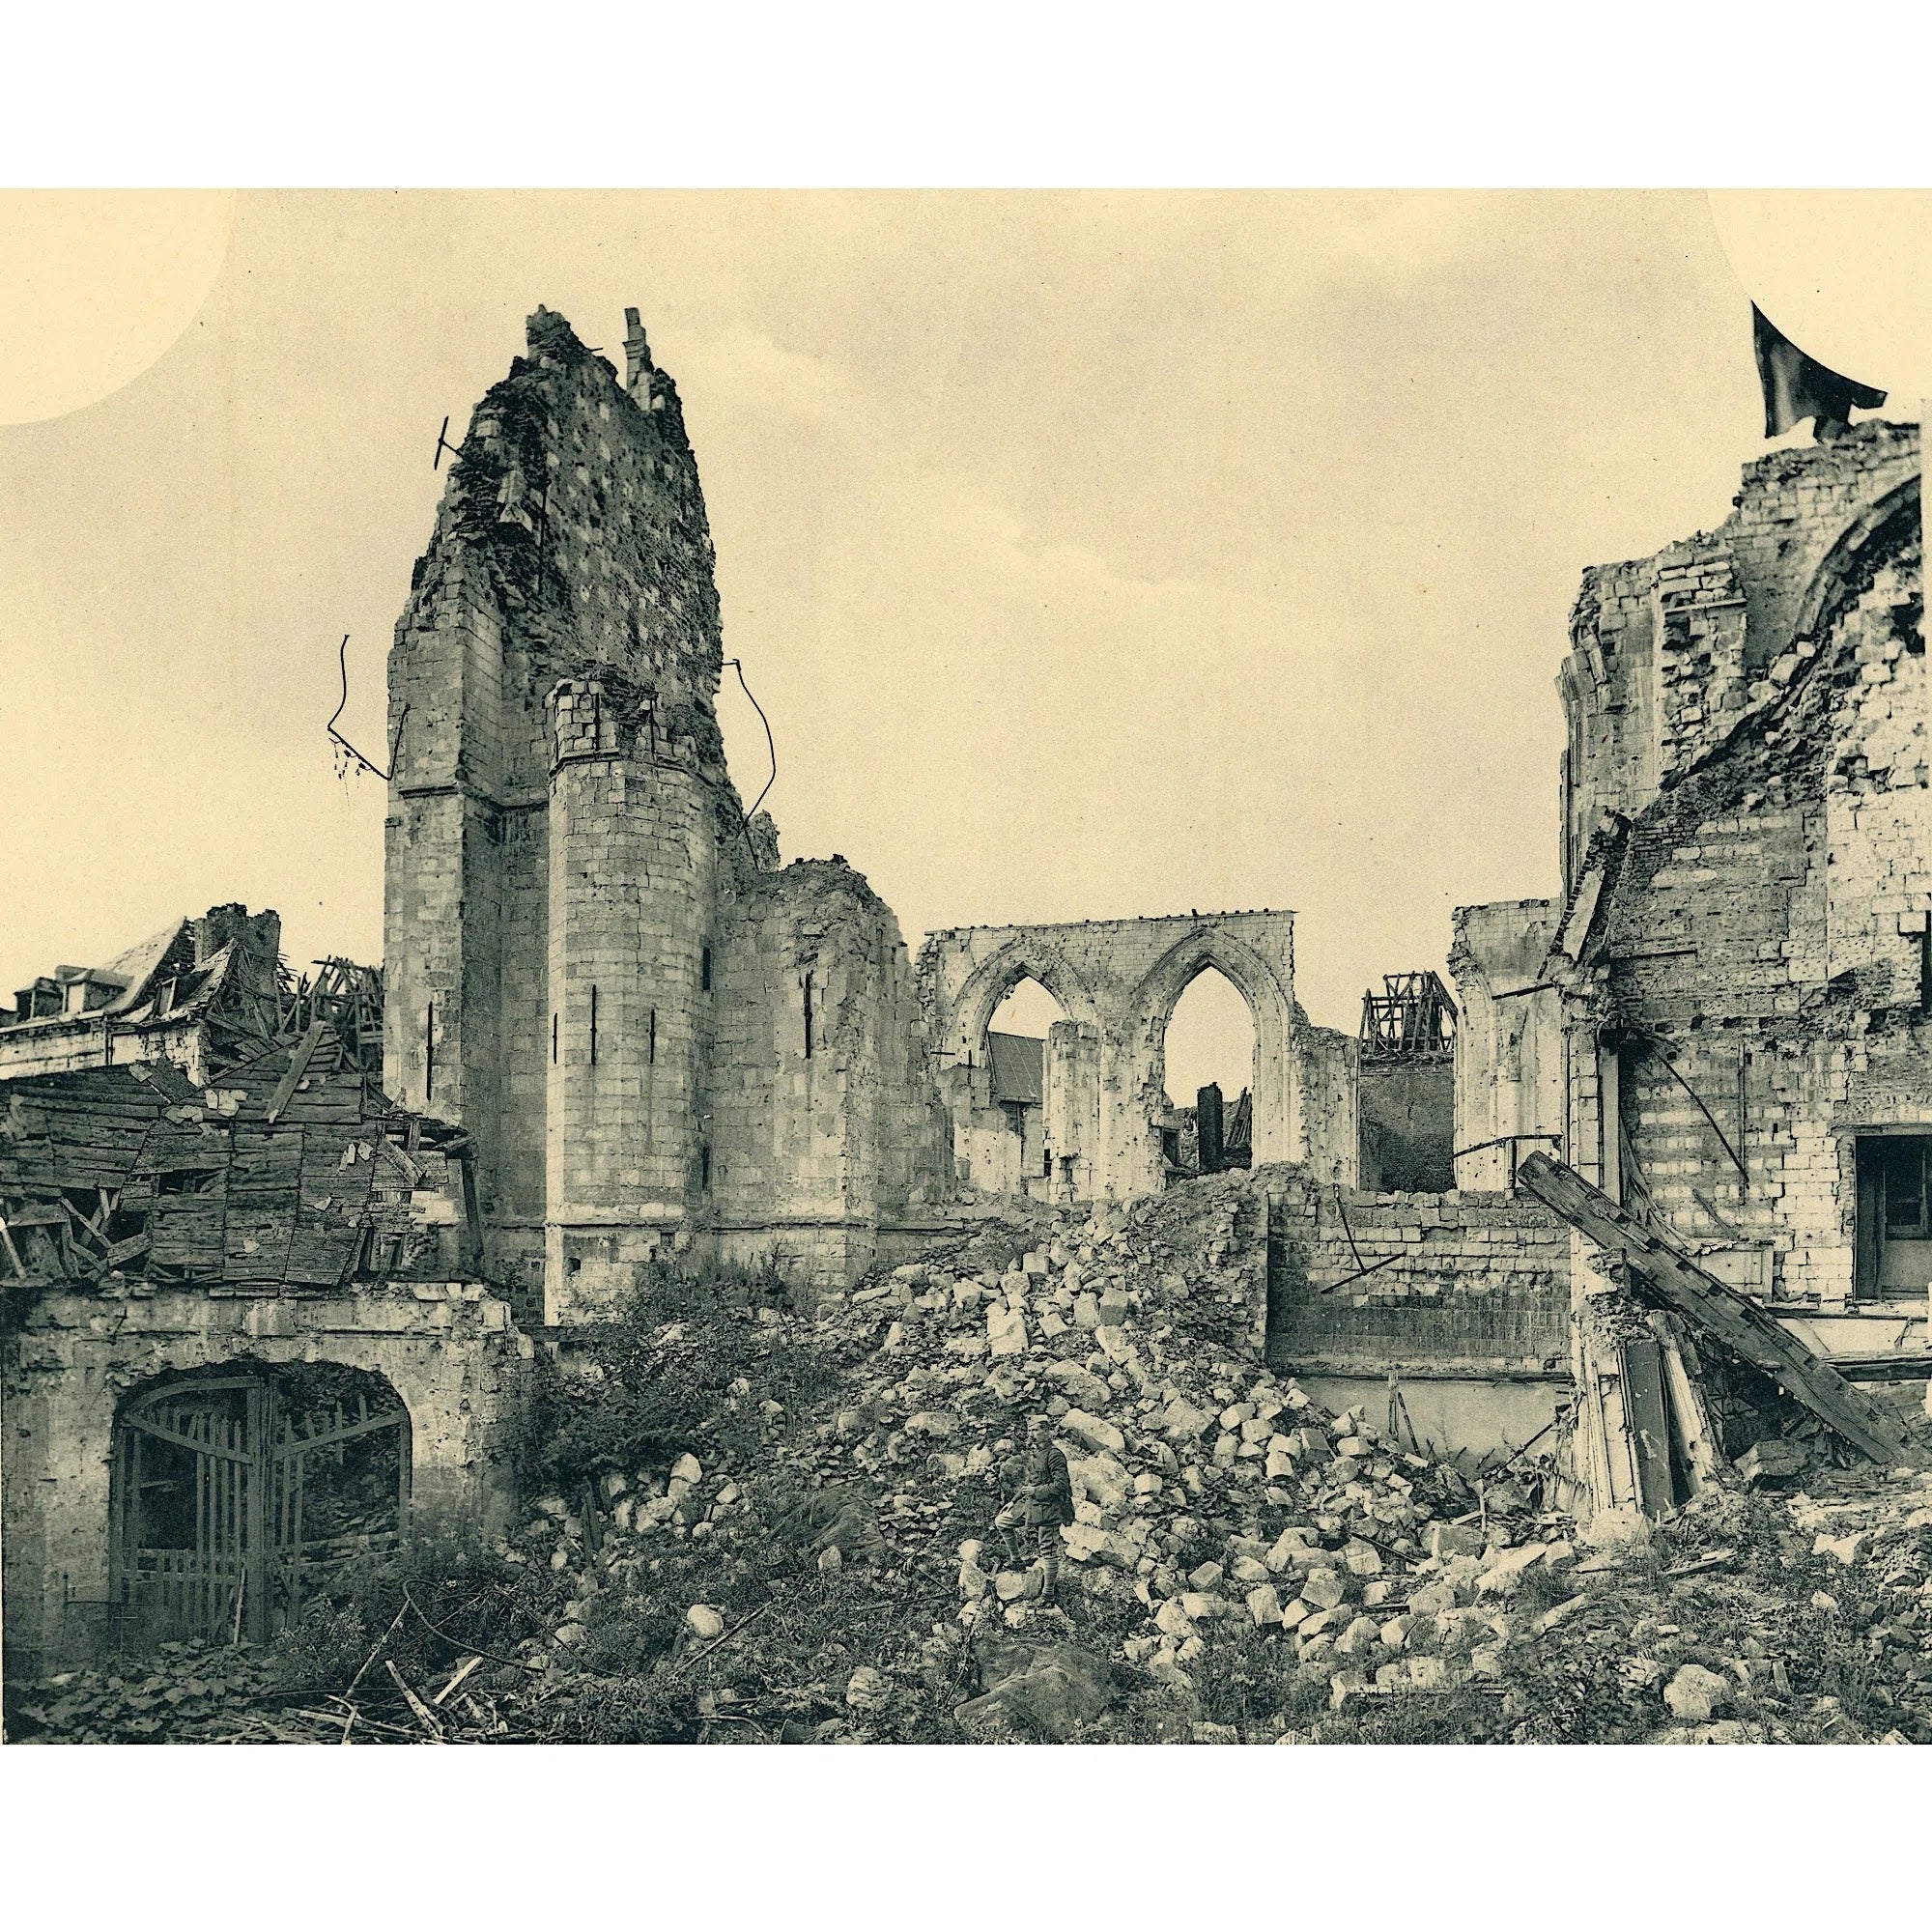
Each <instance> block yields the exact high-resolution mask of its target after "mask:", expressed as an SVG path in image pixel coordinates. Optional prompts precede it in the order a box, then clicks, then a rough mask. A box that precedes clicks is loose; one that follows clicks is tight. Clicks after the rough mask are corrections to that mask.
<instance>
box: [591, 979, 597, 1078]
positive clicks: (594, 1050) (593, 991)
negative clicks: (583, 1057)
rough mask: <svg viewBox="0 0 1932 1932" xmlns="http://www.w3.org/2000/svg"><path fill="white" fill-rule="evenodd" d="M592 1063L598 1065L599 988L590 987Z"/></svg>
mask: <svg viewBox="0 0 1932 1932" xmlns="http://www.w3.org/2000/svg"><path fill="white" fill-rule="evenodd" d="M590 1064H591V1065H592V1066H595V1065H597V988H596V987H595V986H592V987H591V989H590Z"/></svg>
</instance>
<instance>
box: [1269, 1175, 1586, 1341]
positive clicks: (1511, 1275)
mask: <svg viewBox="0 0 1932 1932" xmlns="http://www.w3.org/2000/svg"><path fill="white" fill-rule="evenodd" d="M1271 1204H1272V1205H1271V1208H1270V1214H1269V1224H1268V1225H1269V1265H1270V1275H1269V1285H1268V1324H1267V1332H1268V1354H1269V1359H1270V1360H1271V1361H1274V1362H1275V1363H1277V1364H1278V1365H1279V1366H1284V1367H1289V1368H1293V1369H1295V1370H1296V1371H1297V1372H1301V1371H1303V1370H1307V1371H1311V1372H1312V1371H1314V1370H1316V1369H1327V1370H1331V1371H1340V1372H1348V1371H1356V1372H1368V1373H1377V1374H1379V1373H1383V1372H1389V1373H1395V1374H1405V1373H1407V1374H1425V1375H1426V1374H1437V1375H1441V1374H1449V1373H1460V1374H1478V1373H1479V1374H1497V1375H1501V1374H1509V1375H1527V1376H1557V1377H1562V1376H1565V1375H1567V1369H1566V1362H1567V1356H1568V1351H1569V1321H1570V1231H1569V1230H1568V1229H1567V1228H1566V1227H1564V1226H1563V1225H1562V1224H1561V1223H1560V1222H1559V1221H1558V1220H1557V1219H1556V1217H1555V1216H1554V1215H1552V1214H1550V1213H1548V1211H1547V1210H1546V1209H1545V1208H1542V1207H1541V1206H1539V1205H1538V1204H1537V1203H1536V1202H1533V1201H1528V1200H1524V1199H1522V1198H1520V1197H1519V1196H1516V1195H1510V1194H1500V1195H1495V1194H1479V1195H1465V1194H1456V1193H1449V1194H1393V1195H1373V1194H1364V1193H1350V1192H1346V1191H1345V1192H1344V1193H1342V1194H1341V1195H1340V1196H1339V1197H1338V1195H1337V1193H1336V1192H1335V1190H1333V1189H1323V1188H1322V1187H1321V1185H1320V1184H1319V1183H1318V1182H1316V1181H1315V1180H1313V1179H1311V1178H1310V1177H1308V1176H1305V1175H1301V1174H1297V1173H1295V1172H1294V1171H1293V1170H1288V1171H1286V1178H1285V1179H1284V1180H1283V1182H1282V1183H1281V1184H1279V1185H1277V1186H1275V1187H1273V1188H1272V1189H1271Z"/></svg>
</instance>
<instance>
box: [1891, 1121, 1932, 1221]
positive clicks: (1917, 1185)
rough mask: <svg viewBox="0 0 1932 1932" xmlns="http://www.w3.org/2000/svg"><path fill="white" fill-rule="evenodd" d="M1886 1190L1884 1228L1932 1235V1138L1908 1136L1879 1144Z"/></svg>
mask: <svg viewBox="0 0 1932 1932" xmlns="http://www.w3.org/2000/svg"><path fill="white" fill-rule="evenodd" d="M1879 1147H1880V1154H1879V1164H1880V1171H1881V1173H1882V1175H1883V1185H1884V1190H1885V1232H1886V1233H1887V1234H1888V1235H1891V1236H1905V1237H1906V1238H1907V1239H1912V1240H1924V1239H1926V1238H1927V1236H1932V1226H1928V1225H1927V1222H1926V1179H1927V1166H1928V1156H1932V1141H1925V1140H1918V1139H1916V1138H1915V1139H1905V1138H1900V1139H1898V1140H1891V1141H1882V1142H1881V1143H1880V1144H1879Z"/></svg>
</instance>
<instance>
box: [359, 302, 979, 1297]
mask: <svg viewBox="0 0 1932 1932" xmlns="http://www.w3.org/2000/svg"><path fill="white" fill-rule="evenodd" d="M628 317H629V325H630V327H629V335H628V339H627V341H626V343H625V363H626V367H625V375H624V379H623V381H622V382H621V383H620V382H619V381H618V380H617V377H616V373H615V371H614V370H613V369H612V367H611V364H610V363H608V362H607V361H606V360H605V359H604V358H603V357H602V356H601V355H597V354H595V353H594V352H592V351H590V350H588V349H586V348H585V347H584V346H583V344H582V343H581V342H580V341H579V340H578V338H577V336H576V334H575V333H574V332H573V331H572V329H571V327H570V326H569V324H568V323H566V322H565V321H564V320H563V319H562V317H560V316H557V315H554V314H553V313H552V312H550V311H549V310H547V309H541V308H540V309H539V310H538V311H537V312H536V314H535V315H534V316H532V317H531V318H530V321H529V324H528V331H527V350H526V355H524V356H521V357H519V358H518V359H517V360H516V361H515V362H514V363H513V364H512V366H511V370H510V374H509V376H508V377H507V378H506V379H505V380H504V381H503V382H501V383H499V384H497V385H496V386H495V387H494V388H493V389H491V390H490V392H489V393H488V394H487V395H486V396H485V397H484V398H483V400H482V402H481V403H480V404H478V406H477V408H476V411H475V412H474V414H473V416H472V418H471V421H470V425H469V433H468V435H467V436H466V437H465V439H464V440H463V444H462V448H461V453H460V455H459V457H458V459H457V461H456V463H455V465H454V468H453V471H452V474H451V477H450V481H449V484H448V487H447V489H446V491H445V494H444V496H443V498H442V501H441V504H440V507H439V509H438V513H437V521H436V528H435V532H434V535H433V537H432V539H431V542H430V546H429V549H428V550H427V551H426V552H425V554H423V556H422V558H421V559H420V560H419V561H418V563H417V564H416V567H415V571H414V574H413V579H412V589H411V595H410V600H409V604H408V607H407V608H406V609H405V611H404V612H403V615H402V618H401V620H400V621H399V623H398V625H397V629H396V639H395V645H394V649H393V651H392V653H391V656H390V660H389V732H390V739H391V743H392V744H393V746H394V748H395V750H394V758H393V765H392V773H391V779H390V788H389V813H388V821H387V832H386V892H385V905H384V927H385V931H384V951H385V975H386V983H387V996H386V1011H385V1037H384V1069H385V1081H386V1084H387V1086H388V1090H389V1092H390V1093H391V1094H393V1095H394V1096H395V1097H396V1098H397V1099H398V1100H399V1101H401V1102H402V1103H403V1104H404V1105H406V1106H409V1107H412V1108H417V1109H420V1110H422V1111H424V1112H426V1113H430V1114H434V1115H437V1116H440V1117H441V1118H443V1119H446V1120H451V1121H456V1122H462V1123H463V1124H464V1125H466V1126H467V1127H468V1128H469V1131H470V1134H471V1136H472V1139H473V1141H474V1144H475V1149H476V1161H475V1172H476V1177H477V1183H476V1184H477V1190H478V1194H479V1196H480V1200H479V1204H478V1206H479V1211H480V1215H481V1219H482V1222H483V1226H484V1230H485V1240H486V1250H487V1258H488V1262H489V1265H490V1270H491V1273H492V1275H493V1277H494V1278H497V1279H498V1280H501V1281H503V1282H504V1283H505V1284H506V1285H508V1286H510V1287H511V1288H512V1290H513V1292H517V1293H518V1295H519V1300H520V1303H521V1304H522V1305H523V1306H524V1307H525V1308H526V1310H527V1311H528V1312H529V1313H531V1314H533V1313H534V1310H535V1304H536V1300H537V1295H538V1292H539V1290H540V1291H541V1295H542V1306H543V1313H544V1319H545V1320H546V1321H551V1322H556V1321H571V1320H574V1319H580V1318H582V1317H584V1316H587V1315H592V1314H595V1313H596V1312H598V1311H599V1310H600V1309H602V1308H605V1307H608V1306H609V1305H610V1304H611V1301H612V1299H613V1298H614V1297H615V1296H617V1295H618V1294H620V1293H622V1292H623V1291H624V1289H625V1288H626V1287H628V1285H629V1284H630V1283H631V1282H632V1281H633V1280H635V1279H636V1278H637V1275H638V1271H639V1265H640V1264H643V1263H645V1262H647V1261H648V1259H649V1258H650V1256H651V1255H652V1254H654V1253H655V1252H657V1251H658V1250H659V1249H660V1248H661V1247H662V1246H663V1245H664V1244H665V1243H666V1242H667V1241H668V1240H670V1239H673V1238H676V1239H679V1240H680V1241H683V1242H689V1241H691V1240H694V1239H696V1240H705V1241H709V1242H710V1243H711V1244H712V1245H713V1246H714V1247H715V1248H716V1250H717V1251H719V1252H721V1253H723V1254H725V1255H727V1256H739V1257H750V1256H753V1255H765V1254H769V1255H772V1256H774V1257H775V1258H776V1259H778V1260H779V1262H780V1263H781V1264H782V1265H785V1266H787V1267H789V1268H791V1269H792V1270H793V1271H794V1272H803V1273H806V1274H810V1275H813V1276H817V1277H821V1278H829V1277H835V1276H843V1275H846V1274H849V1273H850V1272H852V1271H853V1270H854V1269H856V1268H858V1267H861V1266H864V1265H867V1264H870V1263H871V1262H872V1261H873V1260H875V1259H877V1258H878V1255H879V1253H880V1251H881V1243H882V1242H883V1243H885V1244H886V1245H888V1246H890V1244H891V1243H892V1242H893V1240H894V1239H895V1238H896V1237H897V1236H901V1235H905V1236H910V1235H912V1234H914V1233H915V1232H916V1224H917V1222H918V1218H919V1215H920V1214H921V1212H922V1211H923V1209H924V1208H925V1207H926V1205H927V1204H928V1203H930V1202H932V1201H934V1200H937V1199H940V1198H943V1197H944V1195H945V1193H946V1192H947V1186H946V1179H945V1174H946V1170H947V1168H948V1165H949V1163H948V1160H947V1157H946V1155H945V1152H944V1150H943V1143H942V1133H943V1128H942V1126H941V1123H940V1121H939V1118H938V1115H937V1112H936V1108H935V1105H934V1102H933V1098H932V1094H931V1091H930V1088H929V1084H928V1082H927V1079H926V1074H925V1067H924V1062H923V1052H922V1049H921V1045H920V1030H919V1017H918V1005H917V999H916V995H915V992H914V988H913V984H912V979H911V974H910V971H909V965H908V961H907V959H906V954H905V948H904V945H903V942H902V941H901V938H900V935H899V930H898V926H897V923H896V922H895V919H894V917H893V915H892V912H891V911H890V909H889V908H888V907H887V906H886V905H885V904H884V903H883V901H881V900H880V899H879V898H878V897H877V895H875V894H873V893H872V891H871V890H870V888H869V887H868V886H867V883H866V881H865V880H864V879H863V878H862V877H861V876H860V875H859V874H858V873H857V872H855V871H853V870H852V869H851V868H850V867H847V866H846V865H845V864H844V862H843V861H842V860H838V859H835V860H832V861H829V862H809V863H803V862H802V863H794V864H793V865H792V866H790V867H785V868H783V869H780V867H779V864H778V852H777V835H776V832H775V830H774V829H773V827H772V825H771V822H770V820H769V819H767V818H765V817H763V816H762V815H761V816H760V818H759V819H757V820H756V821H748V820H747V817H746V814H745V810H744V808H743V805H742V803H741V800H740V797H739V794H738V791H737V790H736V788H735V787H734V786H733V784H732V782H731V779H730V777H729V775H728V773H727V772H726V770H725V753H724V745H723V740H722V738H721V735H720V732H719V727H718V721H717V715H716V709H715V698H716V695H717V691H718V686H719V680H720V675H721V670H722V668H723V665H724V663H725V660H724V655H723V644H722V639H721V627H720V618H719V604H718V593H717V588H716V585H715V583H714V582H713V575H712V546H711V537H710V531H709V527H708V525H707V522H706V518H705V511H704V499H703V497H702V494H701V492H700V490H699V487H698V479H697V469H696V461H695V459H694V456H693V454H692V448H691V444H690V441H689V440H688V439H687V437H686V434H685V428H684V418H683V414H682V412H681V410H680V408H679V404H678V397H677V391H676V388H675V386H674V384H672V383H671V381H670V378H669V377H668V376H667V375H666V374H665V373H664V372H663V371H662V370H660V369H658V368H657V367H656V366H655V365H654V363H653V361H652V357H651V353H650V350H649V347H648V345H647V343H646V341H645V337H644V332H643V329H642V327H640V326H639V320H638V313H637V311H636V310H635V309H633V310H630V311H629V312H628Z"/></svg>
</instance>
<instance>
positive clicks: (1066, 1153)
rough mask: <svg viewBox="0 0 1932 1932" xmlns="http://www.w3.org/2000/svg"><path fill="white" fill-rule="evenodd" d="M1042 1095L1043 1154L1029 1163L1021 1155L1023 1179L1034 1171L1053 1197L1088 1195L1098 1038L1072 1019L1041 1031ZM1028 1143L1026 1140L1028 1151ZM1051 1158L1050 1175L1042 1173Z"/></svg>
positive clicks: (1091, 1191) (1096, 1107)
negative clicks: (1043, 1049) (1043, 1059)
mask: <svg viewBox="0 0 1932 1932" xmlns="http://www.w3.org/2000/svg"><path fill="white" fill-rule="evenodd" d="M1043 1084H1044V1086H1045V1090H1046V1092H1045V1097H1044V1101H1043V1105H1042V1108H1041V1111H1042V1113H1043V1114H1044V1116H1045V1119H1044V1121H1043V1122H1042V1132H1043V1153H1042V1159H1041V1161H1033V1160H1029V1159H1027V1158H1026V1154H1025V1152H1024V1151H1023V1153H1022V1169H1023V1172H1024V1173H1025V1174H1026V1176H1027V1178H1028V1179H1032V1177H1033V1176H1034V1175H1035V1174H1038V1175H1039V1176H1040V1179H1041V1180H1042V1181H1045V1182H1046V1186H1045V1188H1044V1190H1043V1191H1044V1192H1045V1194H1046V1196H1047V1198H1048V1199H1049V1200H1053V1201H1091V1200H1092V1199H1093V1198H1094V1152H1093V1149H1094V1129H1095V1123H1096V1122H1097V1120H1098V1118H1099V1106H1100V1037H1099V1035H1098V1033H1097V1032H1095V1031H1094V1028H1092V1027H1084V1026H1081V1025H1079V1024H1078V1023H1077V1022H1076V1021H1073V1020H1056V1021H1054V1023H1053V1025H1052V1026H1050V1027H1049V1028H1048V1029H1047V1033H1046V1077H1045V1081H1044V1083H1043ZM1031 1146H1032V1142H1031V1139H1029V1142H1028V1149H1029V1150H1030V1149H1031ZM1049 1158H1050V1159H1051V1160H1052V1162H1053V1174H1052V1176H1051V1178H1050V1179H1049V1178H1048V1177H1047V1176H1046V1175H1045V1173H1044V1172H1043V1161H1044V1160H1045V1159H1049Z"/></svg>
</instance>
